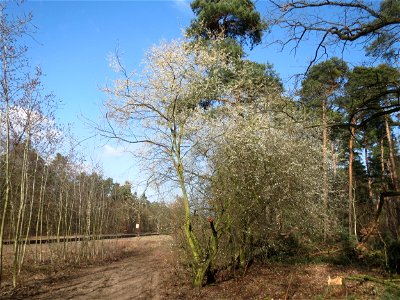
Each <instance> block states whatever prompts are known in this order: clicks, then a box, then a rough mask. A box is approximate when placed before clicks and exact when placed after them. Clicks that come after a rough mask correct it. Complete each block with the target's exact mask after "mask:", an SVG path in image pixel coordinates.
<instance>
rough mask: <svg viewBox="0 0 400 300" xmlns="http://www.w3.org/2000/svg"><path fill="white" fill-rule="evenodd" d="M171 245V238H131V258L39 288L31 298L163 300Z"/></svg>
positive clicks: (87, 269) (90, 268)
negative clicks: (132, 247)
mask: <svg viewBox="0 0 400 300" xmlns="http://www.w3.org/2000/svg"><path fill="white" fill-rule="evenodd" d="M170 242H171V239H170V238H169V237H168V236H158V237H155V236H153V237H140V238H135V239H132V243H135V246H134V249H135V250H134V252H133V255H132V256H131V257H129V258H125V259H122V260H120V261H118V262H112V263H110V264H109V265H106V266H101V267H89V268H86V269H84V270H79V271H78V272H77V273H76V274H75V275H74V276H73V278H70V279H66V280H65V281H63V282H56V283H55V284H53V285H51V286H42V287H40V290H39V294H37V295H36V296H34V297H33V298H32V299H42V300H43V299H52V300H53V299H63V300H64V299H113V300H117V299H118V300H123V299H161V298H162V296H161V295H162V291H161V289H162V283H163V280H164V279H165V278H166V277H165V275H166V268H167V265H166V257H167V255H168V253H169V244H170Z"/></svg>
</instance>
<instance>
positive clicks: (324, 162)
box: [322, 98, 328, 241]
mask: <svg viewBox="0 0 400 300" xmlns="http://www.w3.org/2000/svg"><path fill="white" fill-rule="evenodd" d="M326 110H327V98H325V99H324V100H323V101H322V173H323V175H322V176H323V179H322V180H323V186H322V189H323V191H322V201H323V204H324V209H325V218H324V241H325V240H326V236H327V233H328V157H327V146H328V126H327V117H326Z"/></svg>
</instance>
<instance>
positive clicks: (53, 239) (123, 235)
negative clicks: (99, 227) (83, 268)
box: [3, 233, 158, 245]
mask: <svg viewBox="0 0 400 300" xmlns="http://www.w3.org/2000/svg"><path fill="white" fill-rule="evenodd" d="M150 235H158V233H141V234H140V236H150ZM137 236H138V235H137V233H119V234H102V235H100V236H99V235H96V236H91V237H88V236H83V235H81V236H67V237H64V236H61V237H59V238H56V237H46V238H42V239H41V238H38V239H36V238H28V240H27V241H26V244H48V243H63V242H77V241H83V240H88V239H90V240H112V239H126V238H131V237H137ZM24 242H25V241H24ZM3 244H4V245H11V244H14V241H13V240H4V241H3Z"/></svg>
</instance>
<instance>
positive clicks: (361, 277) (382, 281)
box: [345, 275, 400, 290]
mask: <svg viewBox="0 0 400 300" xmlns="http://www.w3.org/2000/svg"><path fill="white" fill-rule="evenodd" d="M345 279H346V280H356V281H371V282H376V283H379V284H383V285H385V286H389V287H392V288H395V289H398V290H400V285H399V284H395V283H393V281H398V279H397V280H396V279H394V280H391V279H386V280H385V279H380V278H376V277H373V276H369V275H356V276H348V277H345Z"/></svg>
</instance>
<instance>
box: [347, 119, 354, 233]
mask: <svg viewBox="0 0 400 300" xmlns="http://www.w3.org/2000/svg"><path fill="white" fill-rule="evenodd" d="M351 124H355V119H354V118H353V119H352V120H351ZM350 133H351V134H350V139H349V194H348V195H349V205H348V221H349V235H351V234H352V232H353V217H355V216H353V201H354V198H353V189H354V184H353V161H354V152H353V147H354V138H355V136H354V134H355V127H354V126H352V127H351V129H350ZM354 221H355V220H354Z"/></svg>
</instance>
